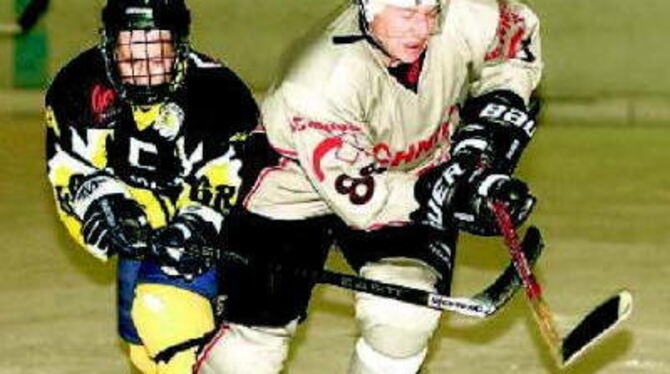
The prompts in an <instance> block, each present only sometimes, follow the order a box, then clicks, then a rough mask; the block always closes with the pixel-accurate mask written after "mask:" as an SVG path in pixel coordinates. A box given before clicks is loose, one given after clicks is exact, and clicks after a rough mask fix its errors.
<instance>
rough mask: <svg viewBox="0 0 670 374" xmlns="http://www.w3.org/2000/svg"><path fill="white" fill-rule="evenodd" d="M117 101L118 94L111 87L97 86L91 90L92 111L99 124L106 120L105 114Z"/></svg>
mask: <svg viewBox="0 0 670 374" xmlns="http://www.w3.org/2000/svg"><path fill="white" fill-rule="evenodd" d="M115 99H116V92H114V90H113V89H111V88H109V87H105V86H103V85H101V84H96V85H95V86H93V89H92V90H91V110H92V111H93V116H95V120H96V121H97V122H101V121H102V120H103V119H104V114H105V112H107V109H109V107H110V106H111V105H112V104H113V103H114V100H115Z"/></svg>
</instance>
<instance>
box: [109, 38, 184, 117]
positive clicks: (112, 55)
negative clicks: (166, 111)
mask: <svg viewBox="0 0 670 374" xmlns="http://www.w3.org/2000/svg"><path fill="white" fill-rule="evenodd" d="M152 30H153V29H152ZM121 31H130V32H131V33H132V32H134V31H144V32H145V35H146V32H148V31H151V30H114V31H112V30H103V32H102V34H103V37H102V49H103V54H104V57H105V65H106V71H107V76H108V78H109V80H110V81H111V82H112V84H113V86H114V88H115V89H116V91H117V93H118V94H119V96H121V98H123V99H125V100H126V101H128V102H130V103H132V104H137V105H151V104H156V103H160V102H164V101H167V100H168V99H169V98H170V97H171V96H172V95H173V94H174V93H175V92H176V91H177V90H179V88H181V86H182V85H183V82H184V78H185V75H186V68H187V62H188V61H187V60H188V54H189V53H190V47H189V42H188V40H187V39H186V38H185V37H182V36H180V35H178V34H176V33H175V32H174V31H172V30H170V31H171V34H172V36H173V39H172V43H173V46H174V55H173V56H169V57H173V58H174V61H173V62H172V65H171V66H170V69H169V70H166V71H165V72H163V73H161V74H152V73H151V72H150V71H149V70H150V69H149V68H148V66H147V69H146V74H141V73H135V71H134V64H133V62H135V60H134V59H133V58H132V53H131V57H130V59H126V60H120V59H119V58H118V56H117V43H118V40H119V35H120V33H121ZM110 34H111V35H112V36H111V37H110ZM131 35H132V34H131ZM162 42H164V40H162V39H159V40H154V41H147V40H144V41H130V42H129V44H128V46H129V47H130V46H132V45H134V44H144V45H145V46H146V47H145V48H146V50H145V52H146V56H148V55H149V53H148V49H149V46H150V45H152V44H160V43H162ZM162 52H163V51H162V48H161V56H159V58H160V59H163V58H165V56H162ZM153 58H156V57H153ZM143 60H146V61H147V62H146V63H147V64H149V63H150V60H151V59H150V58H146V59H143ZM121 63H128V64H130V66H131V70H132V72H131V74H129V75H125V76H124V75H122V73H121V69H120V67H119V65H120V64H121ZM142 79H146V80H148V83H147V84H134V83H133V82H124V80H131V81H134V82H137V80H142ZM154 79H155V80H160V81H162V82H165V83H160V84H154V85H152V84H151V82H152V80H154Z"/></svg>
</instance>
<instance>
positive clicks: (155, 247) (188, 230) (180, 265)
mask: <svg viewBox="0 0 670 374" xmlns="http://www.w3.org/2000/svg"><path fill="white" fill-rule="evenodd" d="M151 244H152V252H153V254H154V255H155V256H156V258H157V259H158V261H159V262H160V263H161V265H162V270H163V271H164V272H165V273H166V274H168V275H172V276H179V277H183V278H185V279H187V280H191V279H193V278H194V277H196V276H198V275H201V274H204V273H205V272H207V271H208V270H209V269H210V268H212V266H214V264H215V263H216V260H217V258H218V252H219V250H218V248H217V247H216V246H217V245H218V233H217V230H216V228H215V227H214V225H213V224H211V223H209V222H206V221H205V220H203V219H202V218H200V217H198V216H197V215H193V214H182V215H179V216H177V217H176V218H175V219H174V220H173V221H172V222H170V223H169V224H168V225H166V226H165V227H162V228H159V229H157V230H155V231H154V233H153V235H152V239H151Z"/></svg>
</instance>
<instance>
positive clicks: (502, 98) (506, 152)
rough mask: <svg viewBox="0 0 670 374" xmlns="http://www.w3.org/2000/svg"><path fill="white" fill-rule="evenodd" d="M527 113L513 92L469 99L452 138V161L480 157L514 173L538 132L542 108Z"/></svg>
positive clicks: (495, 93) (495, 169) (522, 103)
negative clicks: (536, 125) (522, 155)
mask: <svg viewBox="0 0 670 374" xmlns="http://www.w3.org/2000/svg"><path fill="white" fill-rule="evenodd" d="M534 103H535V104H534V105H531V107H533V108H534V109H532V110H528V109H527V108H526V105H525V103H524V101H523V99H522V98H521V97H519V96H517V95H516V94H514V93H512V92H510V91H494V92H491V93H488V94H486V95H482V96H479V97H476V98H472V99H470V100H468V101H467V102H466V103H465V105H464V106H463V110H462V111H461V122H462V125H461V126H459V127H458V128H457V129H456V131H455V132H454V135H453V136H452V139H451V140H452V144H453V145H452V151H451V153H452V158H455V157H459V156H463V157H473V156H476V157H479V158H480V159H481V160H482V162H483V163H486V164H487V165H488V167H489V168H491V169H493V170H494V171H496V172H499V173H503V174H510V175H511V174H512V173H513V172H514V169H516V166H517V164H518V162H519V159H520V158H521V154H522V153H523V151H524V149H525V148H526V146H527V145H528V142H530V140H531V138H532V137H533V134H534V133H535V117H536V115H537V112H538V111H539V109H538V108H539V106H538V105H536V103H537V102H536V101H535V102H534Z"/></svg>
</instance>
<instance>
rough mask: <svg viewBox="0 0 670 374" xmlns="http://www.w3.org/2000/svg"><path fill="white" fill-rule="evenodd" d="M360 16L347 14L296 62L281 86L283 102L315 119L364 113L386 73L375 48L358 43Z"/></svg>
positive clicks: (279, 89)
mask: <svg viewBox="0 0 670 374" xmlns="http://www.w3.org/2000/svg"><path fill="white" fill-rule="evenodd" d="M356 16H357V15H356V13H355V9H353V8H349V9H347V10H345V11H344V12H343V13H342V14H341V15H340V17H338V18H337V19H336V20H335V21H334V22H333V23H332V24H331V25H330V26H329V27H328V28H327V29H326V30H325V32H324V33H323V34H322V35H321V36H320V37H319V38H318V39H316V40H315V41H314V42H313V43H312V44H311V45H309V46H308V47H307V48H306V49H305V50H304V51H303V52H302V54H301V55H300V56H299V57H298V58H297V59H296V60H295V61H294V64H293V65H292V68H291V69H290V70H289V71H288V72H287V74H286V75H285V76H284V77H283V79H282V80H281V82H280V84H279V85H278V86H277V91H276V93H277V94H279V95H281V96H282V101H286V102H287V103H288V104H289V105H291V106H293V107H295V108H296V109H303V110H304V111H307V112H310V113H312V114H315V115H318V113H323V112H328V111H332V110H338V109H339V110H344V111H346V112H349V113H361V111H364V108H365V107H366V105H365V103H366V102H368V101H369V100H368V98H370V97H372V96H374V94H373V92H375V87H376V82H378V81H379V79H383V77H384V74H385V72H384V68H383V66H382V65H381V63H380V62H379V61H378V57H377V56H375V51H374V50H373V48H372V47H371V45H370V44H369V43H368V42H367V41H365V40H361V39H360V38H359V39H358V40H356V36H360V30H359V29H358V27H357V26H356V25H357V19H356V18H355V17H356ZM347 39H351V41H347ZM352 119H355V118H352Z"/></svg>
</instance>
